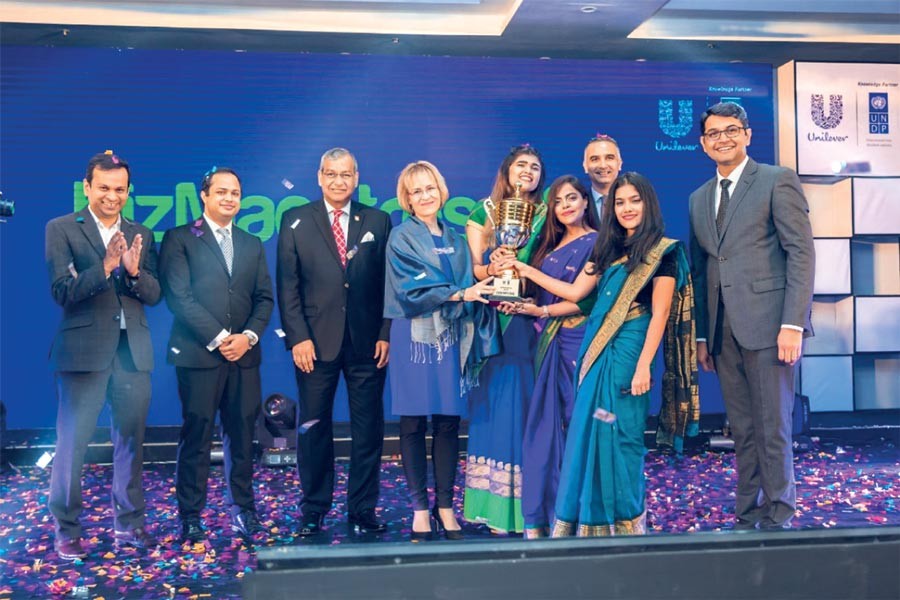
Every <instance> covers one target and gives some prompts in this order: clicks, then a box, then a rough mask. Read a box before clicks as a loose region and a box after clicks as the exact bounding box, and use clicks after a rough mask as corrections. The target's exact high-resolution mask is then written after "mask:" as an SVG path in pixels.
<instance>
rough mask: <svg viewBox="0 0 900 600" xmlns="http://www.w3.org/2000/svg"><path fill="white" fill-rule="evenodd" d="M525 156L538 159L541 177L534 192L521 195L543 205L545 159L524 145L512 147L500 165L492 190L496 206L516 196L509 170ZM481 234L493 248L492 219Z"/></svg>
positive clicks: (545, 174) (545, 177) (534, 149)
mask: <svg viewBox="0 0 900 600" xmlns="http://www.w3.org/2000/svg"><path fill="white" fill-rule="evenodd" d="M525 155H528V156H533V157H535V158H536V159H537V161H538V162H539V163H540V165H541V176H540V177H539V178H538V182H537V186H535V188H534V191H531V192H525V193H523V194H521V196H522V198H523V199H524V200H528V201H530V202H533V203H535V204H538V205H539V204H540V203H541V194H542V192H543V191H544V181H545V180H546V179H547V171H546V168H545V167H544V159H543V157H541V153H540V152H538V151H537V149H536V148H534V147H532V146H531V145H530V144H522V145H520V146H514V147H512V148H511V149H510V151H509V154H507V155H506V157H505V158H504V159H503V162H502V163H500V168H499V169H497V176H496V177H495V178H494V187H493V188H491V200H493V201H494V203H495V204H496V203H497V202H500V201H501V200H503V199H504V198H511V197H513V196H515V194H516V189H515V188H514V187H513V186H511V185H510V184H509V170H510V168H512V165H513V163H514V162H516V160H517V159H518V158H519V157H520V156H525ZM481 233H482V235H483V236H484V240H485V242H486V244H487V246H488V247H489V248H493V247H494V246H495V244H496V241H495V240H494V225H493V223H492V222H491V220H490V219H487V220H486V221H485V224H484V229H482V232H481Z"/></svg>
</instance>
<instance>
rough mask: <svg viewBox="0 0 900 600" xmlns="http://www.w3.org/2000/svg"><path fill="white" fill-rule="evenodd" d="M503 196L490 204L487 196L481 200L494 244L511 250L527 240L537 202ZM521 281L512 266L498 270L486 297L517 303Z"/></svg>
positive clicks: (516, 248) (519, 298)
mask: <svg viewBox="0 0 900 600" xmlns="http://www.w3.org/2000/svg"><path fill="white" fill-rule="evenodd" d="M518 194H519V190H518V189H516V197H515V198H504V199H503V200H501V201H500V202H498V203H496V205H495V204H494V202H492V201H491V199H490V198H488V199H487V200H485V201H484V204H485V208H486V209H487V211H488V215H489V216H490V218H491V222H492V223H493V224H494V235H495V237H496V239H497V245H498V246H501V247H503V248H506V249H508V250H511V251H512V252H516V251H517V250H518V249H519V248H521V247H522V246H524V245H525V244H527V243H528V240H529V238H530V237H531V224H532V222H533V221H534V215H535V212H536V210H537V205H535V204H534V203H533V202H529V201H528V200H522V199H521V198H519V197H518ZM521 290H522V287H521V280H520V279H519V273H518V272H517V271H516V269H515V268H514V267H510V268H508V269H504V270H502V271H500V273H498V274H497V275H496V277H495V278H494V293H493V294H491V296H489V297H488V299H489V300H492V301H495V302H521V301H522V296H521Z"/></svg>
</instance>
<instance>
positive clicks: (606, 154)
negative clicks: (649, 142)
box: [582, 133, 622, 216]
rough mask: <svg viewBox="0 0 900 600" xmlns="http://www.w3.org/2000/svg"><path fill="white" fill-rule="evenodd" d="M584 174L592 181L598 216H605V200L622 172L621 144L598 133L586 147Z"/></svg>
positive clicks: (592, 195) (592, 194) (592, 192)
mask: <svg viewBox="0 0 900 600" xmlns="http://www.w3.org/2000/svg"><path fill="white" fill-rule="evenodd" d="M582 166H583V167H584V172H585V173H586V174H587V176H588V177H589V178H590V180H591V197H592V199H593V201H594V205H595V206H596V207H597V215H598V216H599V215H602V214H603V199H604V198H605V197H606V195H607V194H609V188H610V187H611V186H612V183H613V181H615V180H616V177H618V176H619V171H621V170H622V156H621V154H620V153H619V143H618V142H617V141H616V140H614V139H612V138H611V137H609V136H608V135H605V134H602V133H598V134H597V135H596V136H594V137H593V138H591V141H589V142H588V144H587V146H585V147H584V163H583V164H582Z"/></svg>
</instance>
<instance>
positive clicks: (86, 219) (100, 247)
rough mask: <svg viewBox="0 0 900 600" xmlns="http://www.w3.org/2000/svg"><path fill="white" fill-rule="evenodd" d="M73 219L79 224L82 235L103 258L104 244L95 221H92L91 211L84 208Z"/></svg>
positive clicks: (104, 253) (104, 255)
mask: <svg viewBox="0 0 900 600" xmlns="http://www.w3.org/2000/svg"><path fill="white" fill-rule="evenodd" d="M75 219H76V221H77V222H78V223H79V224H80V225H81V232H82V233H83V234H84V237H86V238H87V239H88V241H89V242H90V243H91V246H93V247H94V250H96V251H97V254H98V255H99V256H100V258H101V259H103V258H105V257H106V244H104V243H103V238H102V237H101V236H100V230H99V229H98V228H97V223H96V222H95V221H94V215H92V214H91V211H89V210H88V209H87V208H84V209H82V210H81V211H79V212H78V216H77V217H76V218H75Z"/></svg>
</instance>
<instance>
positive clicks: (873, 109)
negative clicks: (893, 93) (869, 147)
mask: <svg viewBox="0 0 900 600" xmlns="http://www.w3.org/2000/svg"><path fill="white" fill-rule="evenodd" d="M890 132H891V127H890V123H889V117H888V95H887V94H886V93H885V92H869V133H871V134H875V135H883V134H888V133H890Z"/></svg>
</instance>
